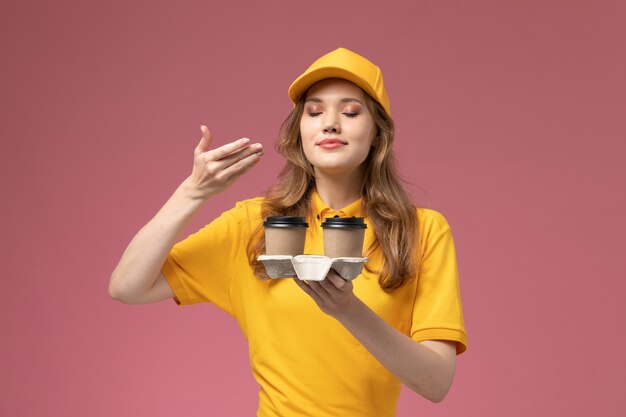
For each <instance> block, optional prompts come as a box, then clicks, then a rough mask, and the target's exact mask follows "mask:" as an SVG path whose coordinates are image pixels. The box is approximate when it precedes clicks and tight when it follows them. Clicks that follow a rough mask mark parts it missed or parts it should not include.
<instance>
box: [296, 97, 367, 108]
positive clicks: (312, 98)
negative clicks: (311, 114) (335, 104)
mask: <svg viewBox="0 0 626 417" xmlns="http://www.w3.org/2000/svg"><path fill="white" fill-rule="evenodd" d="M310 101H312V102H314V103H323V102H324V100H322V99H321V98H317V97H311V98H307V99H306V101H305V103H308V102H310ZM353 101H356V102H357V103H360V104H361V105H363V106H365V104H364V103H363V102H362V101H361V100H359V99H357V98H352V97H346V98H342V99H341V100H339V102H340V103H351V102H353Z"/></svg>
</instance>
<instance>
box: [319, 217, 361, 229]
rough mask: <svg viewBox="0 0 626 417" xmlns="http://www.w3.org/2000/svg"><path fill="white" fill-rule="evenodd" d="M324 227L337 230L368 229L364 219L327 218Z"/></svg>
mask: <svg viewBox="0 0 626 417" xmlns="http://www.w3.org/2000/svg"><path fill="white" fill-rule="evenodd" d="M322 227H324V228H336V229H348V228H352V229H367V225H366V224H365V221H364V219H363V217H339V216H335V217H327V218H325V219H324V222H323V223H322Z"/></svg>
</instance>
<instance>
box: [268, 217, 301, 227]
mask: <svg viewBox="0 0 626 417" xmlns="http://www.w3.org/2000/svg"><path fill="white" fill-rule="evenodd" d="M263 226H265V227H309V224H308V223H307V222H306V221H305V220H304V217H298V216H270V217H268V218H267V219H265V221H264V222H263Z"/></svg>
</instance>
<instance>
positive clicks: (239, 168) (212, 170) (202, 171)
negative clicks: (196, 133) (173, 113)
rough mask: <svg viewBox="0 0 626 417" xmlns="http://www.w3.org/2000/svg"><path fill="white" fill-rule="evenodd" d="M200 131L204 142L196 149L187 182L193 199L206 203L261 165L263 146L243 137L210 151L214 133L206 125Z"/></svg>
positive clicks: (201, 141)
mask: <svg viewBox="0 0 626 417" xmlns="http://www.w3.org/2000/svg"><path fill="white" fill-rule="evenodd" d="M200 130H201V131H202V139H201V140H200V143H199V144H198V146H196V149H195V150H194V162H193V170H192V172H191V176H189V178H188V179H187V181H186V182H187V183H188V191H189V193H190V196H191V197H192V198H194V199H202V200H206V199H207V198H209V197H212V196H214V195H215V194H218V193H220V192H222V191H224V190H225V189H227V188H228V187H229V186H230V185H232V184H233V182H235V180H237V178H239V177H240V176H241V175H243V174H244V173H245V172H247V171H248V170H249V169H250V168H252V167H253V166H254V165H255V164H256V163H257V162H259V160H260V159H261V156H262V155H263V145H261V144H260V143H254V144H251V143H250V139H248V138H242V139H239V140H236V141H234V142H231V143H227V144H226V145H223V146H220V147H219V148H215V149H211V150H209V145H210V144H211V132H210V131H209V129H208V128H207V127H206V126H200Z"/></svg>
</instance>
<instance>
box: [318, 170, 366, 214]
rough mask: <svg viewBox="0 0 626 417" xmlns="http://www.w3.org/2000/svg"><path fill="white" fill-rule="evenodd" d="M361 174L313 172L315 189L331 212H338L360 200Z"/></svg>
mask: <svg viewBox="0 0 626 417" xmlns="http://www.w3.org/2000/svg"><path fill="white" fill-rule="evenodd" d="M362 184H363V174H362V173H361V172H354V173H350V174H342V175H332V174H328V173H324V172H320V171H318V170H316V171H315V188H316V189H317V193H318V194H319V196H320V198H321V199H322V201H324V202H325V203H326V204H328V206H329V207H330V208H332V209H333V210H340V209H342V208H344V207H345V206H347V205H349V204H350V203H353V202H354V201H356V200H358V199H359V198H361V188H362Z"/></svg>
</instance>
